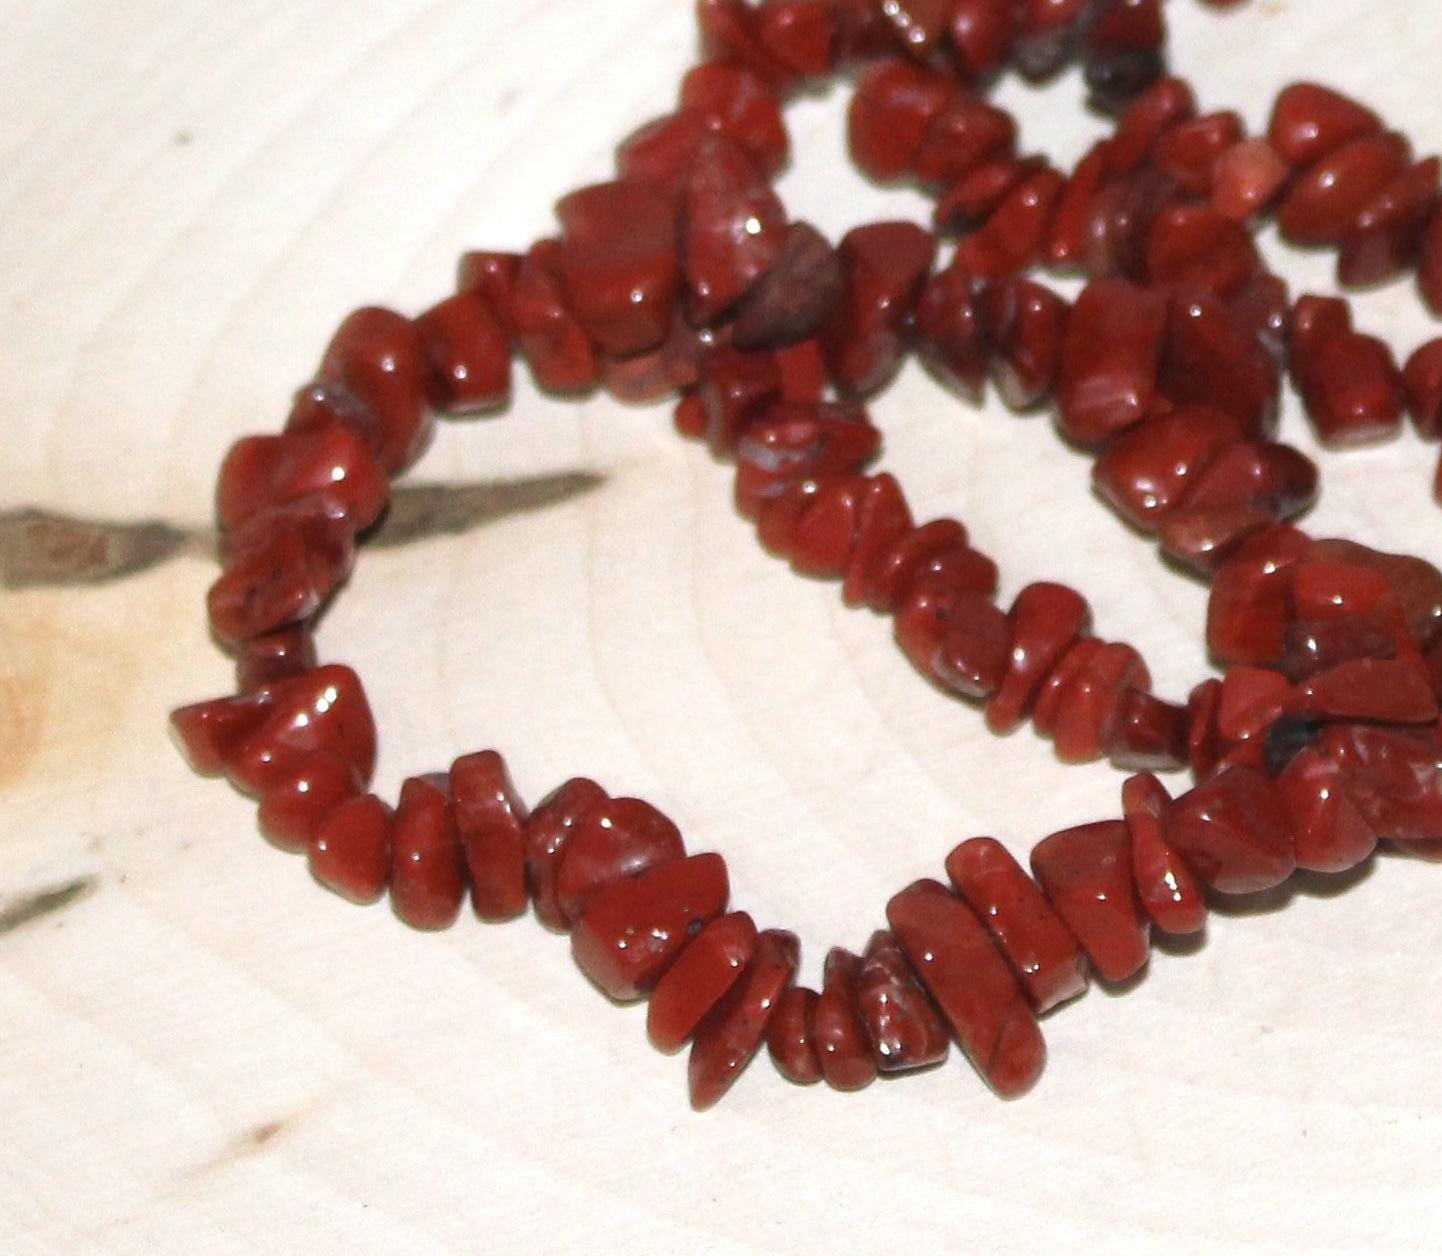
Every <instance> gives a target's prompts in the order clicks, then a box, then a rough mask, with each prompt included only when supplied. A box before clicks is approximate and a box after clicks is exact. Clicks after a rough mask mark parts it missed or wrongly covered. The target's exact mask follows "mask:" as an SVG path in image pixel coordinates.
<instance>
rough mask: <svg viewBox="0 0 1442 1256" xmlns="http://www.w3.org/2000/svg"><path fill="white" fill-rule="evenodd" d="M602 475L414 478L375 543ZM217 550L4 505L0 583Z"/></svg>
mask: <svg viewBox="0 0 1442 1256" xmlns="http://www.w3.org/2000/svg"><path fill="white" fill-rule="evenodd" d="M603 483H605V479H604V477H603V476H599V475H594V474H591V473H590V472H584V471H573V472H564V473H562V474H559V475H545V476H537V477H535V478H533V479H528V480H491V481H484V482H482V483H479V484H409V485H405V486H402V487H400V488H397V489H396V491H395V493H394V494H393V495H392V497H391V504H390V509H389V511H388V512H387V513H386V517H385V521H384V522H383V523H382V525H381V527H380V529H379V530H378V531H377V533H376V536H375V539H374V544H375V545H377V546H380V547H383V548H390V547H392V546H398V545H410V544H412V543H413V542H415V541H419V540H423V539H425V538H426V537H431V536H456V535H458V534H460V533H462V532H469V531H470V530H471V529H473V528H479V527H483V526H484V525H486V524H488V523H492V522H494V521H495V520H497V519H503V518H506V517H507V516H509V515H517V514H527V513H530V512H531V511H536V510H544V509H546V508H547V507H549V506H556V505H560V504H561V503H562V502H566V501H569V500H570V499H571V498H573V497H579V496H581V495H583V494H585V493H589V492H591V491H592V490H593V489H596V488H599V487H600V486H601V485H602V484H603ZM192 549H200V550H203V551H204V552H207V553H209V552H212V551H213V550H214V534H213V533H210V532H208V531H195V530H192V529H186V528H180V527H176V526H175V525H173V524H168V523H162V522H158V521H154V520H151V521H146V522H141V523H113V522H108V521H106V520H101V519H78V518H75V517H73V516H70V515H61V514H55V513H52V512H49V511H44V510H34V509H30V508H25V509H21V510H8V511H0V589H33V588H65V587H71V586H78V585H96V584H105V583H108V582H109V581H112V580H119V579H122V578H124V577H125V576H130V575H135V574H136V573H138V572H141V571H146V570H148V569H149V568H151V567H157V566H159V565H160V564H161V563H164V562H166V561H168V560H169V559H171V558H173V557H175V555H177V554H179V553H181V552H182V551H186V550H192Z"/></svg>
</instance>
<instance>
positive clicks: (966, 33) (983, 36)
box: [947, 0, 1016, 78]
mask: <svg viewBox="0 0 1442 1256" xmlns="http://www.w3.org/2000/svg"><path fill="white" fill-rule="evenodd" d="M947 38H948V39H949V41H950V43H951V46H952V49H953V51H954V52H955V53H956V56H957V60H958V61H959V62H960V63H961V67H962V69H963V70H964V71H965V72H966V73H967V74H968V75H969V76H970V77H972V78H986V77H987V76H988V75H990V74H991V73H993V72H994V71H996V70H998V69H1000V68H1001V67H1002V65H1003V64H1005V62H1006V60H1007V58H1008V57H1009V56H1010V55H1011V50H1012V44H1013V41H1014V40H1015V38H1016V17H1015V14H1014V13H1013V12H1012V8H1011V6H1010V5H1004V4H997V3H995V0H955V3H954V4H953V5H952V6H951V20H950V22H949V23H948V25H947Z"/></svg>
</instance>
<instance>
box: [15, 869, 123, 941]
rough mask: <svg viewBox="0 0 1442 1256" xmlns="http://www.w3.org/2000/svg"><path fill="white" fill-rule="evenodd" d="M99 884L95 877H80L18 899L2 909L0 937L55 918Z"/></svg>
mask: <svg viewBox="0 0 1442 1256" xmlns="http://www.w3.org/2000/svg"><path fill="white" fill-rule="evenodd" d="M98 884H99V881H98V879H97V878H95V877H79V878H77V879H76V880H74V881H68V882H66V883H65V884H64V885H57V886H54V887H53V888H51V889H48V890H41V891H39V892H38V893H35V894H29V895H26V897H24V898H21V899H17V900H16V901H15V902H13V903H11V904H9V905H8V906H6V907H3V908H0V935H4V934H7V933H13V932H15V930H16V929H19V928H21V927H22V926H24V925H28V924H31V923H32V922H34V921H36V920H41V919H43V918H44V917H46V916H53V915H54V914H55V913H56V912H58V911H64V910H65V908H67V907H69V906H70V905H71V904H72V903H77V902H79V901H80V900H81V899H82V898H86V897H87V896H89V895H90V894H92V893H93V892H94V891H95V888H96V886H97V885H98Z"/></svg>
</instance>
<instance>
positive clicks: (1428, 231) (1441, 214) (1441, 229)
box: [1417, 210, 1442, 317]
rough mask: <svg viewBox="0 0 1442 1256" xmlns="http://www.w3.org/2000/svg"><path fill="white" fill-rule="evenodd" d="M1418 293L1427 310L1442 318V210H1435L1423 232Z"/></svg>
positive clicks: (1418, 271)
mask: <svg viewBox="0 0 1442 1256" xmlns="http://www.w3.org/2000/svg"><path fill="white" fill-rule="evenodd" d="M1417 291H1418V292H1419V293H1420V294H1421V296H1422V299H1423V301H1425V302H1426V303H1427V308H1428V309H1429V310H1431V311H1432V313H1433V314H1435V315H1438V316H1439V317H1442V210H1434V211H1433V214H1432V217H1431V219H1429V220H1428V223H1427V226H1426V227H1425V228H1424V229H1423V231H1422V245H1421V252H1420V256H1419V257H1418V259H1417Z"/></svg>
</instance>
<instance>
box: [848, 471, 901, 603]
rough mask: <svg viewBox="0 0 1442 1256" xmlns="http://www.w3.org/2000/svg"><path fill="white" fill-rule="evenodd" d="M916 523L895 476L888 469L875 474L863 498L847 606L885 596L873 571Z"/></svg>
mask: <svg viewBox="0 0 1442 1256" xmlns="http://www.w3.org/2000/svg"><path fill="white" fill-rule="evenodd" d="M914 526H915V525H914V524H913V523H912V519H911V510H910V509H909V508H908V506H907V504H906V498H905V497H904V496H903V495H902V492H901V487H900V485H898V484H897V482H896V478H895V477H894V476H891V475H887V474H885V473H883V474H881V475H876V476H872V477H871V478H870V479H869V480H868V481H867V486H866V492H865V493H864V494H863V495H862V498H861V508H860V510H859V511H858V513H857V517H856V537H855V540H854V543H853V545H852V548H851V561H850V562H849V563H848V565H847V568H846V582H845V584H844V585H843V586H842V596H843V597H844V598H845V600H846V604H847V605H848V606H865V605H875V603H874V602H873V598H881V597H884V591H883V590H882V589H880V588H878V587H877V584H876V582H874V581H873V575H874V573H875V572H876V571H877V569H878V566H879V565H881V564H883V561H884V556H885V555H887V554H889V553H891V552H892V548H893V546H895V545H896V544H897V543H898V542H900V541H901V540H902V538H903V537H906V536H909V535H910V534H911V532H912V531H913V529H914Z"/></svg>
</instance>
